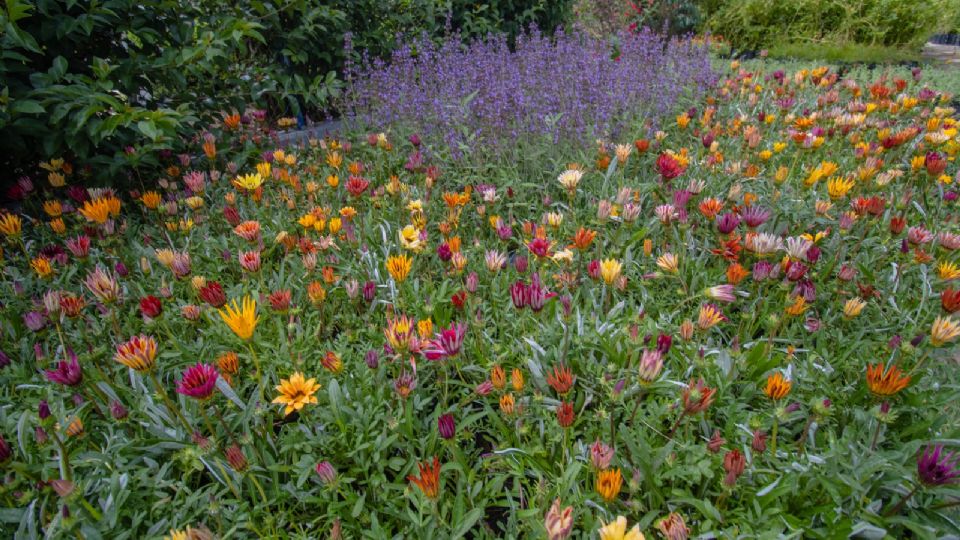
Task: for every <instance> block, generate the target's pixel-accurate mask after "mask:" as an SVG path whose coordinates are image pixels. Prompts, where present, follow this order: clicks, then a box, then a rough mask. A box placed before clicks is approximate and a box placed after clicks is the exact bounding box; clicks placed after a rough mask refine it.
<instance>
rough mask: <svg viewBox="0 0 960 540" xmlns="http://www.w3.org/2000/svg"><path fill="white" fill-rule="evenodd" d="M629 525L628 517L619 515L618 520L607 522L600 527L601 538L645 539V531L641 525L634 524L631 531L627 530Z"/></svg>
mask: <svg viewBox="0 0 960 540" xmlns="http://www.w3.org/2000/svg"><path fill="white" fill-rule="evenodd" d="M627 525H628V523H627V518H625V517H623V516H617V519H616V521H614V522H612V523H605V524H604V525H603V527H601V528H600V531H599V533H600V540H645V539H644V536H643V533H641V532H640V525H637V524H634V526H633V528H632V529H630V530H629V531H627Z"/></svg>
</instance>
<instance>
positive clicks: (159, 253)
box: [154, 248, 174, 268]
mask: <svg viewBox="0 0 960 540" xmlns="http://www.w3.org/2000/svg"><path fill="white" fill-rule="evenodd" d="M154 253H155V254H156V257H157V261H159V262H160V264H162V265H164V266H166V267H167V268H170V266H171V265H172V264H173V257H174V255H173V250H170V249H167V248H162V249H158V250H156V251H155V252H154Z"/></svg>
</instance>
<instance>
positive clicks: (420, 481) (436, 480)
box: [407, 456, 440, 499]
mask: <svg viewBox="0 0 960 540" xmlns="http://www.w3.org/2000/svg"><path fill="white" fill-rule="evenodd" d="M417 467H418V468H419V469H420V476H419V477H417V476H414V475H412V474H411V475H409V476H407V480H409V481H410V482H412V483H413V484H414V485H415V486H417V487H418V488H420V491H422V492H423V494H424V495H426V497H427V498H428V499H436V498H437V497H439V496H440V460H439V459H437V457H436V456H434V458H433V463H432V464H431V463H430V462H429V461H424V462H423V463H419V464H418V465H417Z"/></svg>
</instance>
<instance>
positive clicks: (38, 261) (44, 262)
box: [30, 257, 53, 279]
mask: <svg viewBox="0 0 960 540" xmlns="http://www.w3.org/2000/svg"><path fill="white" fill-rule="evenodd" d="M30 267H31V268H33V271H34V272H36V273H37V276H38V277H39V278H40V279H46V278H48V277H50V276H52V275H53V265H52V264H50V259H48V258H46V257H37V258H35V259H33V260H31V261H30Z"/></svg>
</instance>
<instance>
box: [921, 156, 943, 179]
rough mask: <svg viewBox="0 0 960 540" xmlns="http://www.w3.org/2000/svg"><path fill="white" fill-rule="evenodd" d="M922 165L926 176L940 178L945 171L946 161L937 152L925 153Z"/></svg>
mask: <svg viewBox="0 0 960 540" xmlns="http://www.w3.org/2000/svg"><path fill="white" fill-rule="evenodd" d="M923 164H924V166H925V167H926V168H927V174H929V175H930V176H933V177H936V176H940V175H941V174H943V171H945V170H946V169H947V160H946V159H945V158H944V157H943V156H941V155H940V154H939V153H938V152H927V155H926V157H925V158H924V161H923Z"/></svg>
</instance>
